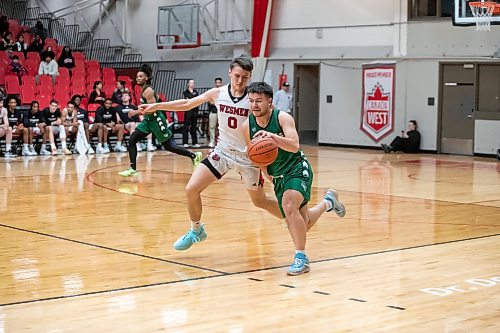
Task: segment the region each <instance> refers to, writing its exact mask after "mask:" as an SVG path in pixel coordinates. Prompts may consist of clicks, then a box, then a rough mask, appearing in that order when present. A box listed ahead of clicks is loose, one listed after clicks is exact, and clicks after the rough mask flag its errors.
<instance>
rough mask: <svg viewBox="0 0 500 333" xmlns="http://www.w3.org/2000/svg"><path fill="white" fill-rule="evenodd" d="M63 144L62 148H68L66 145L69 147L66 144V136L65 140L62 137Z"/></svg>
mask: <svg viewBox="0 0 500 333" xmlns="http://www.w3.org/2000/svg"><path fill="white" fill-rule="evenodd" d="M61 146H62V149H66V147H67V146H66V138H64V140H63V139H61Z"/></svg>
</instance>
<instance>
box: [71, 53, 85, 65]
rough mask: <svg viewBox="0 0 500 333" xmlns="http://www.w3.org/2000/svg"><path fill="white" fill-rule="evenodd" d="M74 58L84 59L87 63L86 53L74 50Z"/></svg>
mask: <svg viewBox="0 0 500 333" xmlns="http://www.w3.org/2000/svg"><path fill="white" fill-rule="evenodd" d="M73 58H74V59H75V62H76V61H77V60H80V61H83V63H85V55H84V54H83V53H82V52H78V51H75V52H73Z"/></svg>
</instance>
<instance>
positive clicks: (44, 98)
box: [35, 95, 52, 110]
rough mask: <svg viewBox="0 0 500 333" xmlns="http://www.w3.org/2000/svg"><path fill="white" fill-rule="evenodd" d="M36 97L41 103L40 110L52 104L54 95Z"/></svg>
mask: <svg viewBox="0 0 500 333" xmlns="http://www.w3.org/2000/svg"><path fill="white" fill-rule="evenodd" d="M35 99H36V100H37V101H38V104H39V105H40V110H42V109H44V108H46V107H48V106H49V105H50V101H51V100H52V96H43V95H36V98H35Z"/></svg>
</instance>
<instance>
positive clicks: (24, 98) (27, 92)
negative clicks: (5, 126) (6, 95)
mask: <svg viewBox="0 0 500 333" xmlns="http://www.w3.org/2000/svg"><path fill="white" fill-rule="evenodd" d="M35 92H36V86H35V85H28V84H23V85H22V86H21V104H22V105H29V104H30V103H31V102H32V101H34V100H36V93H35Z"/></svg>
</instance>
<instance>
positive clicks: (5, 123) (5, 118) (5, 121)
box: [0, 108, 9, 130]
mask: <svg viewBox="0 0 500 333" xmlns="http://www.w3.org/2000/svg"><path fill="white" fill-rule="evenodd" d="M0 115H1V116H2V119H3V124H2V125H0V128H3V129H5V130H7V129H8V128H9V117H8V116H7V112H2V109H1V108H0Z"/></svg>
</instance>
